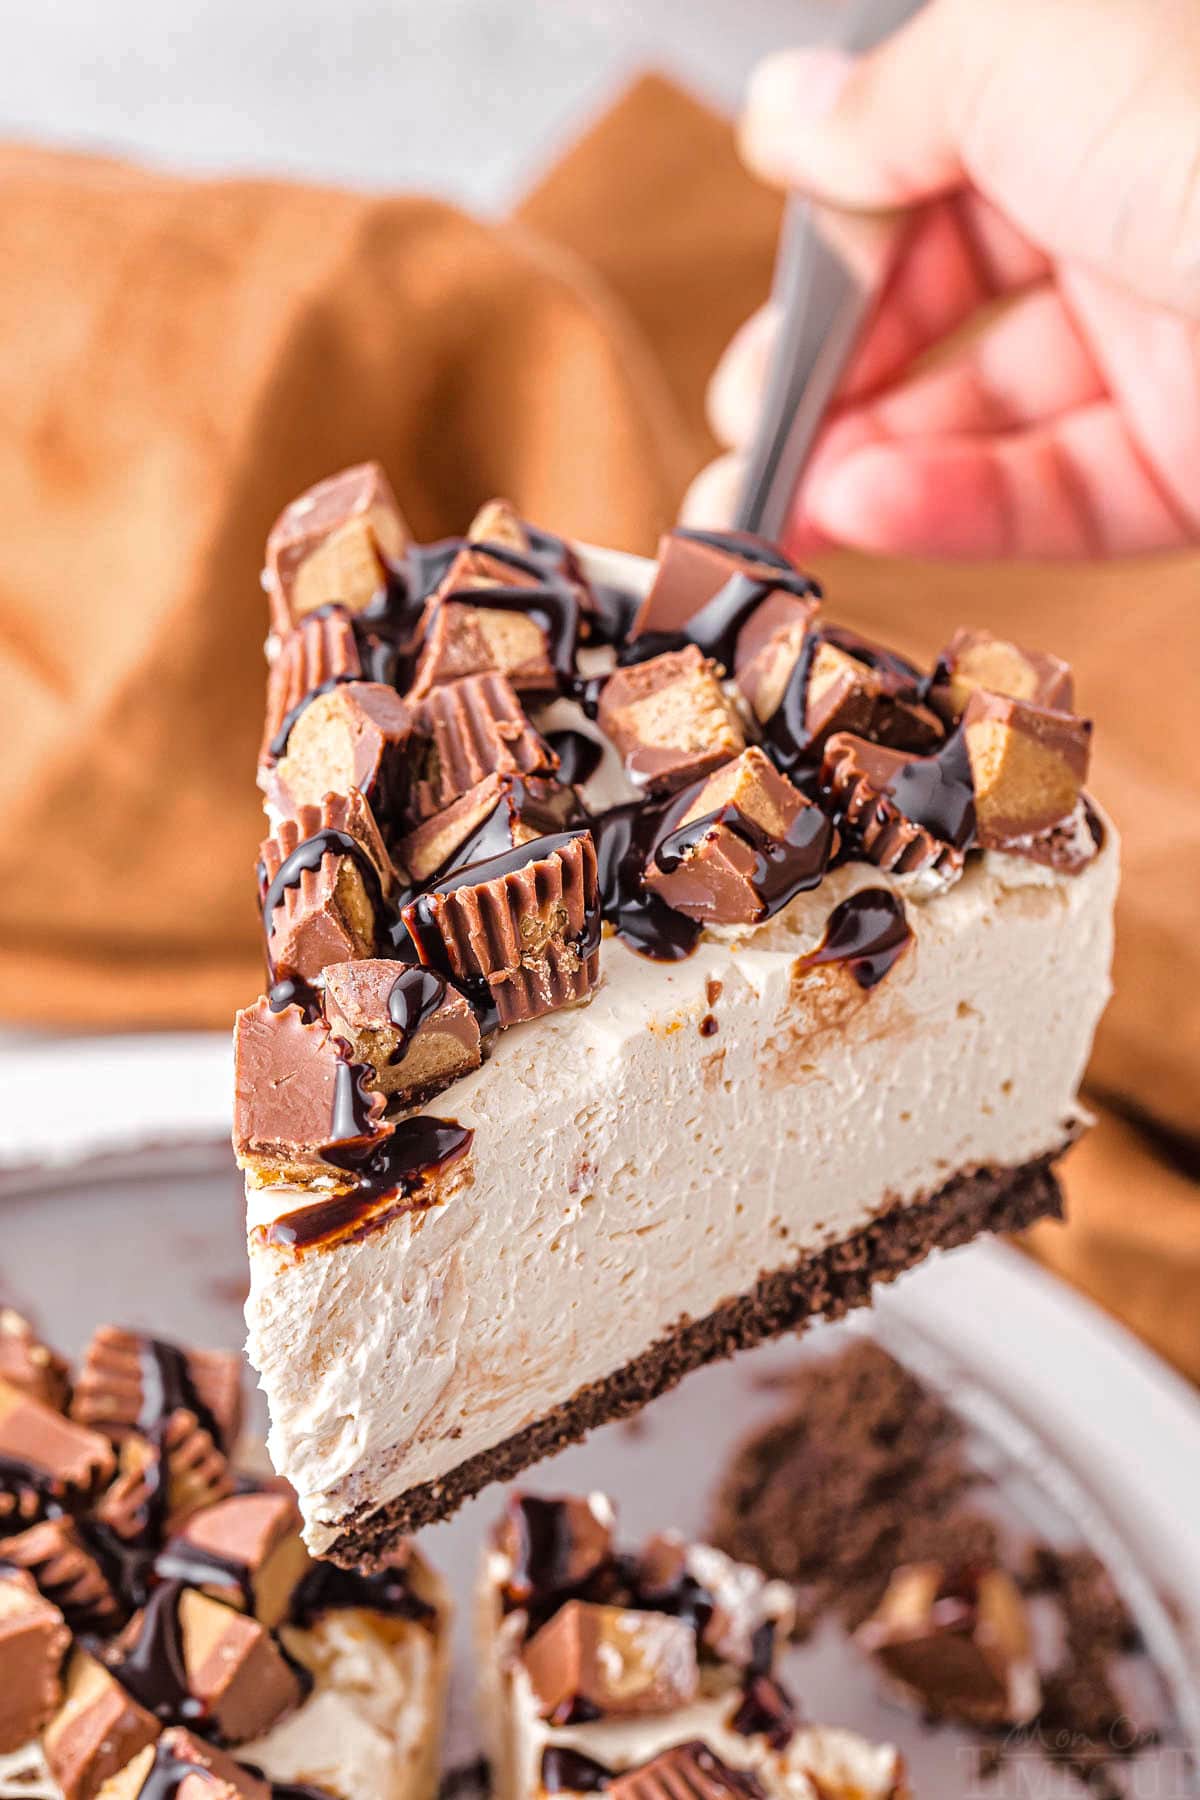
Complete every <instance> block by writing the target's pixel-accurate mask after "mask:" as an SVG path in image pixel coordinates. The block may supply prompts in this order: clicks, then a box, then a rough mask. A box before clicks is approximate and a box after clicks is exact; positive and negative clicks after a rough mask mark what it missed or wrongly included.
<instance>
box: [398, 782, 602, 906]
mask: <svg viewBox="0 0 1200 1800" xmlns="http://www.w3.org/2000/svg"><path fill="white" fill-rule="evenodd" d="M579 817H580V809H579V800H578V797H577V795H576V794H575V793H574V791H573V790H572V789H571V788H569V787H567V786H566V785H565V784H564V783H562V782H560V781H555V780H554V779H553V778H552V777H549V776H541V775H521V776H515V775H487V776H485V777H484V779H483V780H482V781H480V782H478V783H476V785H475V786H474V787H473V788H469V789H468V791H467V792H466V793H465V794H463V795H462V797H461V798H460V799H458V800H455V801H453V802H452V804H451V805H449V806H447V807H446V808H445V809H444V811H442V812H440V813H435V814H434V815H433V817H432V818H431V819H425V820H424V821H423V822H422V823H421V824H420V825H418V826H417V827H416V828H415V829H414V830H413V831H410V832H409V833H408V835H407V837H403V838H401V840H400V842H399V844H398V845H397V847H396V852H397V855H398V856H399V857H400V858H401V859H402V861H403V863H404V866H405V868H406V869H407V870H408V872H409V876H410V878H411V879H412V881H413V882H416V883H424V882H427V881H431V880H432V879H433V878H434V877H435V876H436V875H439V874H441V873H447V874H449V873H452V872H453V871H454V870H455V869H459V868H464V867H465V866H466V865H467V864H468V863H473V862H483V861H486V860H487V859H488V858H489V857H492V856H500V855H502V854H503V853H504V852H505V851H507V850H510V849H516V848H518V847H519V846H520V845H521V844H531V843H532V842H533V840H534V839H535V838H539V837H549V836H553V835H554V834H555V833H556V832H560V831H566V830H567V829H568V828H569V827H570V826H571V825H573V824H575V823H576V822H577V820H578V819H579Z"/></svg>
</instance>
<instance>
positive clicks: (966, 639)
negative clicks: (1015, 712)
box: [930, 626, 1075, 719]
mask: <svg viewBox="0 0 1200 1800" xmlns="http://www.w3.org/2000/svg"><path fill="white" fill-rule="evenodd" d="M977 688H987V689H988V690H989V692H991V693H993V694H1007V695H1008V696H1009V698H1010V699H1012V700H1026V701H1028V702H1029V704H1030V705H1031V706H1043V707H1048V708H1049V709H1050V711H1051V712H1068V713H1069V712H1071V711H1072V710H1073V709H1074V705H1075V684H1074V680H1073V678H1072V675H1071V665H1070V664H1069V663H1065V662H1062V661H1061V660H1060V659H1059V658H1058V657H1057V656H1050V655H1048V654H1047V653H1046V652H1045V651H1044V650H1026V649H1025V648H1024V647H1023V646H1022V645H1020V644H1013V643H1010V642H1009V641H1008V640H1007V639H1006V638H998V637H994V636H993V634H992V633H991V632H990V631H972V630H969V629H967V628H966V627H965V626H964V627H960V629H959V630H958V631H956V632H955V634H954V636H953V637H952V638H951V639H950V642H949V643H948V644H947V645H946V648H945V649H944V650H943V651H942V654H941V655H940V656H939V657H938V660H937V671H936V674H935V676H934V681H933V688H932V690H931V694H930V698H931V700H932V702H933V704H934V706H935V707H936V708H937V710H938V711H939V712H940V713H942V715H943V716H944V717H945V718H949V719H958V718H961V716H962V713H963V711H964V709H965V707H966V704H967V701H968V700H969V699H970V698H971V695H972V694H973V693H974V692H975V691H976V689H977Z"/></svg>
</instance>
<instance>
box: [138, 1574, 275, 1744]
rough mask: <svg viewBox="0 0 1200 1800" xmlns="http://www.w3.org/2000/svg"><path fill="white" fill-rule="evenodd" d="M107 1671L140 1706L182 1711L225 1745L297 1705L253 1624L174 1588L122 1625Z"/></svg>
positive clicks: (270, 1644)
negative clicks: (205, 1724) (200, 1720)
mask: <svg viewBox="0 0 1200 1800" xmlns="http://www.w3.org/2000/svg"><path fill="white" fill-rule="evenodd" d="M110 1666H111V1668H112V1670H113V1672H114V1673H115V1674H116V1676H117V1678H118V1679H119V1680H120V1682H121V1683H122V1685H123V1686H124V1687H125V1688H127V1689H128V1691H129V1692H130V1694H131V1695H132V1696H133V1697H134V1698H135V1699H137V1700H139V1701H140V1702H141V1704H142V1705H143V1706H147V1707H150V1708H155V1707H158V1708H160V1709H161V1710H162V1711H163V1712H168V1713H170V1712H173V1713H176V1714H177V1713H179V1712H180V1711H182V1710H184V1709H185V1708H188V1709H189V1710H192V1711H193V1712H194V1713H195V1714H196V1715H198V1716H200V1717H203V1718H204V1719H205V1720H206V1721H207V1722H208V1724H209V1726H210V1727H211V1728H212V1729H213V1730H214V1733H215V1735H216V1736H218V1737H219V1738H220V1739H222V1740H223V1741H224V1742H225V1743H228V1744H241V1743H245V1742H246V1740H247V1739H248V1738H252V1737H258V1736H259V1735H260V1733H262V1732H264V1731H268V1730H269V1729H270V1727H271V1726H272V1725H273V1724H274V1723H275V1721H276V1719H278V1718H280V1717H282V1715H283V1714H284V1713H285V1712H288V1711H290V1710H291V1708H292V1707H293V1706H296V1705H298V1704H299V1702H300V1700H301V1699H302V1698H303V1690H302V1688H301V1685H300V1679H299V1677H298V1676H297V1674H296V1672H295V1670H294V1669H293V1668H292V1666H291V1664H290V1663H289V1662H288V1661H287V1659H286V1657H285V1656H284V1655H283V1652H282V1651H281V1650H280V1648H279V1646H278V1644H277V1643H276V1642H275V1639H274V1638H273V1637H272V1636H271V1634H270V1632H269V1631H265V1630H264V1629H263V1627H262V1626H261V1625H260V1624H259V1623H258V1621H257V1619H252V1618H249V1617H248V1616H247V1615H246V1614H244V1613H240V1612H235V1611H234V1609H233V1608H232V1607H230V1606H223V1605H222V1604H221V1602H220V1601H219V1600H212V1599H210V1598H209V1596H208V1595H207V1594H202V1593H198V1592H197V1591H196V1590H195V1589H194V1588H187V1587H184V1588H181V1587H179V1586H178V1585H177V1584H176V1583H174V1582H168V1583H167V1584H166V1585H165V1586H164V1587H161V1588H157V1589H156V1590H155V1592H154V1595H153V1596H152V1598H151V1600H150V1603H149V1605H148V1606H147V1607H146V1608H145V1610H144V1611H143V1612H140V1613H137V1614H135V1616H134V1617H133V1618H132V1619H131V1620H130V1622H129V1624H128V1625H127V1626H126V1628H125V1630H124V1631H123V1632H122V1633H121V1636H120V1637H119V1638H118V1639H117V1641H116V1644H115V1646H114V1648H113V1651H112V1653H111V1659H110ZM189 1703H190V1707H189Z"/></svg>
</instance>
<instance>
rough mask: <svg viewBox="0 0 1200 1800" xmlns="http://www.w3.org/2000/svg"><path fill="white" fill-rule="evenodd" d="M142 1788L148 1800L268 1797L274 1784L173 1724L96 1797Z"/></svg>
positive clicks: (117, 1797) (118, 1798) (119, 1796)
mask: <svg viewBox="0 0 1200 1800" xmlns="http://www.w3.org/2000/svg"><path fill="white" fill-rule="evenodd" d="M297 1793H298V1794H299V1790H297ZM140 1794H145V1795H146V1796H147V1800H150V1797H151V1796H154V1800H162V1796H164V1795H169V1796H170V1800H271V1794H272V1789H271V1785H270V1783H269V1782H266V1781H263V1780H261V1779H260V1778H259V1777H258V1776H257V1775H255V1774H254V1773H253V1772H252V1771H251V1770H250V1769H248V1768H247V1767H246V1766H245V1765H244V1764H243V1763H239V1762H236V1761H235V1760H234V1758H233V1757H232V1756H230V1755H228V1754H227V1752H226V1751H224V1750H218V1749H217V1748H216V1746H215V1745H214V1744H209V1743H206V1742H205V1741H204V1740H203V1739H202V1738H198V1737H193V1735H192V1733H191V1732H190V1731H185V1730H184V1729H183V1728H182V1726H178V1725H176V1726H172V1728H171V1730H170V1731H164V1732H163V1734H162V1736H161V1737H160V1738H159V1740H158V1742H157V1744H147V1746H146V1748H145V1749H144V1750H139V1752H138V1754H137V1755H136V1756H135V1757H134V1758H133V1760H132V1762H128V1763H126V1765H125V1767H124V1768H123V1769H121V1770H120V1771H119V1772H118V1773H117V1774H116V1775H113V1776H112V1777H111V1778H110V1779H109V1780H108V1781H106V1782H105V1784H104V1786H103V1788H102V1789H101V1790H100V1800H138V1796H139V1795H140Z"/></svg>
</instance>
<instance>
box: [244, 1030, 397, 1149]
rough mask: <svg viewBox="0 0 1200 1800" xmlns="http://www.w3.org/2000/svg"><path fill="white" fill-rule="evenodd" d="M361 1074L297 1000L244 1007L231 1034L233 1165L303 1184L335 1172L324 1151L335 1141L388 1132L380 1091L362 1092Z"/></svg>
mask: <svg viewBox="0 0 1200 1800" xmlns="http://www.w3.org/2000/svg"><path fill="white" fill-rule="evenodd" d="M365 1072H366V1073H368V1074H369V1073H370V1072H371V1071H370V1070H367V1071H365ZM362 1074H363V1071H361V1070H359V1071H358V1073H357V1074H356V1069H355V1065H353V1064H352V1063H350V1062H348V1061H347V1060H346V1058H345V1057H344V1056H342V1055H341V1054H339V1051H338V1046H337V1043H336V1041H335V1040H334V1038H333V1036H332V1035H331V1033H330V1031H329V1027H328V1026H327V1025H326V1024H325V1022H324V1020H317V1021H315V1022H314V1023H312V1024H308V1023H307V1022H306V1021H305V1018H304V1014H303V1013H302V1012H301V1010H300V1008H299V1007H298V1006H285V1007H283V1008H282V1009H281V1010H280V1011H279V1012H272V1010H271V1008H270V1005H269V1004H268V1002H267V1001H266V1000H258V1001H256V1002H255V1004H254V1005H253V1006H248V1007H246V1008H245V1009H244V1011H242V1012H240V1013H239V1014H238V1016H237V1025H236V1029H235V1034H234V1072H233V1082H234V1127H233V1148H234V1153H235V1155H236V1157H237V1161H238V1166H239V1168H243V1169H248V1170H249V1171H250V1172H251V1173H252V1174H253V1176H254V1177H255V1178H256V1179H257V1180H258V1181H260V1182H264V1183H265V1182H272V1181H290V1182H297V1183H300V1184H303V1183H305V1182H309V1181H311V1180H312V1179H313V1178H314V1176H318V1175H322V1174H326V1175H328V1174H336V1173H338V1172H339V1171H338V1168H337V1166H336V1165H332V1164H330V1163H329V1162H327V1161H326V1160H325V1154H324V1153H325V1152H326V1151H328V1150H330V1149H333V1148H336V1146H337V1145H338V1144H339V1143H347V1142H358V1141H362V1140H364V1139H367V1138H371V1137H379V1138H383V1137H385V1136H387V1135H388V1132H389V1130H390V1128H389V1127H388V1126H386V1125H385V1124H384V1120H383V1113H384V1108H385V1106H386V1101H385V1099H384V1096H383V1095H382V1094H380V1093H373V1094H372V1093H367V1092H365V1091H364V1087H363V1085H362V1083H361V1080H360V1077H361V1075H362ZM356 1102H357V1104H356Z"/></svg>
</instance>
